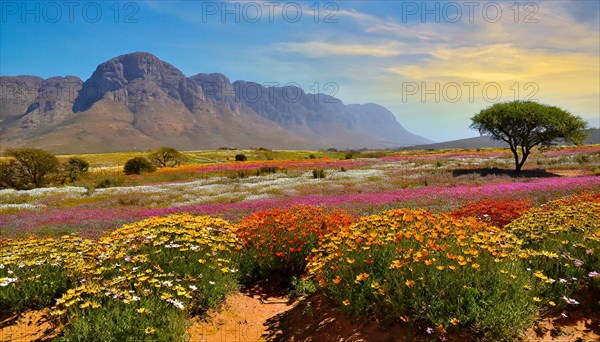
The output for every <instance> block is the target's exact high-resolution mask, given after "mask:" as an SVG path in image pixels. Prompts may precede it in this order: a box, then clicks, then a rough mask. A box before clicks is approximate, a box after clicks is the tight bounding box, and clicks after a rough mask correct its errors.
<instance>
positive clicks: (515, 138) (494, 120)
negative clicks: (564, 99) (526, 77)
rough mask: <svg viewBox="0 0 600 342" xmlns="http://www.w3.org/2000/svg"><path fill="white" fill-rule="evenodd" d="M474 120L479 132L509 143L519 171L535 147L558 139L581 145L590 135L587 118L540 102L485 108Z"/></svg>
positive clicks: (519, 102) (547, 144) (500, 104)
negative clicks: (587, 132)
mask: <svg viewBox="0 0 600 342" xmlns="http://www.w3.org/2000/svg"><path fill="white" fill-rule="evenodd" d="M471 120H472V121H473V123H472V124H471V126H470V127H471V128H473V129H476V130H478V131H479V133H481V134H484V135H489V136H490V137H491V138H492V139H494V140H501V141H504V142H506V143H508V146H509V147H510V150H511V151H512V153H513V155H514V157H515V170H516V171H517V172H518V171H520V170H521V168H522V167H523V164H525V161H526V160H527V157H528V156H529V154H530V153H531V149H532V148H534V147H535V146H538V145H540V146H544V147H545V146H550V145H552V144H553V143H554V142H555V141H556V139H558V138H562V139H564V140H565V141H566V142H569V143H573V144H577V145H579V144H581V143H582V142H583V140H584V139H585V137H586V134H585V132H584V130H585V128H586V122H585V121H584V120H583V119H581V118H580V117H578V116H574V115H572V114H571V113H569V112H567V111H566V110H563V109H561V108H558V107H553V106H548V105H544V104H540V103H537V102H530V101H512V102H504V103H497V104H495V105H493V106H491V107H488V108H486V109H483V110H482V111H481V112H479V114H476V115H475V116H473V117H472V118H471ZM519 155H520V157H519Z"/></svg>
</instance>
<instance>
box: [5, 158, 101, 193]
mask: <svg viewBox="0 0 600 342" xmlns="http://www.w3.org/2000/svg"><path fill="white" fill-rule="evenodd" d="M6 155H7V156H8V157H10V159H9V160H8V161H6V162H2V163H0V188H13V189H17V190H25V189H33V188H39V187H43V186H45V185H47V184H50V183H52V184H65V183H67V182H74V181H75V180H77V179H78V178H79V177H80V176H81V175H82V174H84V173H86V172H87V171H88V169H89V167H90V165H89V163H88V162H87V161H85V160H84V159H81V158H77V157H71V158H69V159H68V160H67V161H66V162H60V161H59V160H58V158H57V157H56V156H55V155H53V154H52V153H50V152H47V151H44V150H41V149H35V148H21V149H15V150H9V151H8V152H7V153H6Z"/></svg>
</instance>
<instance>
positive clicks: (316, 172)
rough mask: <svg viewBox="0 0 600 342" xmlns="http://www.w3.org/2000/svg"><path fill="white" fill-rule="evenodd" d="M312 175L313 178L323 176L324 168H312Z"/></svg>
mask: <svg viewBox="0 0 600 342" xmlns="http://www.w3.org/2000/svg"><path fill="white" fill-rule="evenodd" d="M312 175H313V178H315V179H321V178H325V170H323V169H314V170H313V171H312Z"/></svg>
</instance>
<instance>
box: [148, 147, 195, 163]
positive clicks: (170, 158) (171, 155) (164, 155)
mask: <svg viewBox="0 0 600 342" xmlns="http://www.w3.org/2000/svg"><path fill="white" fill-rule="evenodd" d="M148 159H149V160H150V161H151V162H152V163H153V164H154V165H156V167H176V166H179V165H180V164H181V163H183V162H186V161H187V160H188V158H187V157H186V156H185V155H183V154H182V153H181V152H179V151H177V150H176V149H174V148H172V147H167V146H163V147H161V148H159V149H158V150H156V151H151V152H150V154H149V155H148Z"/></svg>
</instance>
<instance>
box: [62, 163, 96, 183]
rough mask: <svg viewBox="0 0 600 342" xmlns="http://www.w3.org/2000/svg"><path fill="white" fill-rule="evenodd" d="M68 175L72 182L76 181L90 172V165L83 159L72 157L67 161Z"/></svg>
mask: <svg viewBox="0 0 600 342" xmlns="http://www.w3.org/2000/svg"><path fill="white" fill-rule="evenodd" d="M65 169H66V173H67V176H68V178H69V181H70V182H74V181H76V180H77V179H78V178H79V177H80V176H81V175H82V174H84V173H86V172H88V170H89V169H90V164H89V163H88V162H87V161H86V160H85V159H82V158H78V157H71V158H69V160H68V161H67V165H66V168H65Z"/></svg>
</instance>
